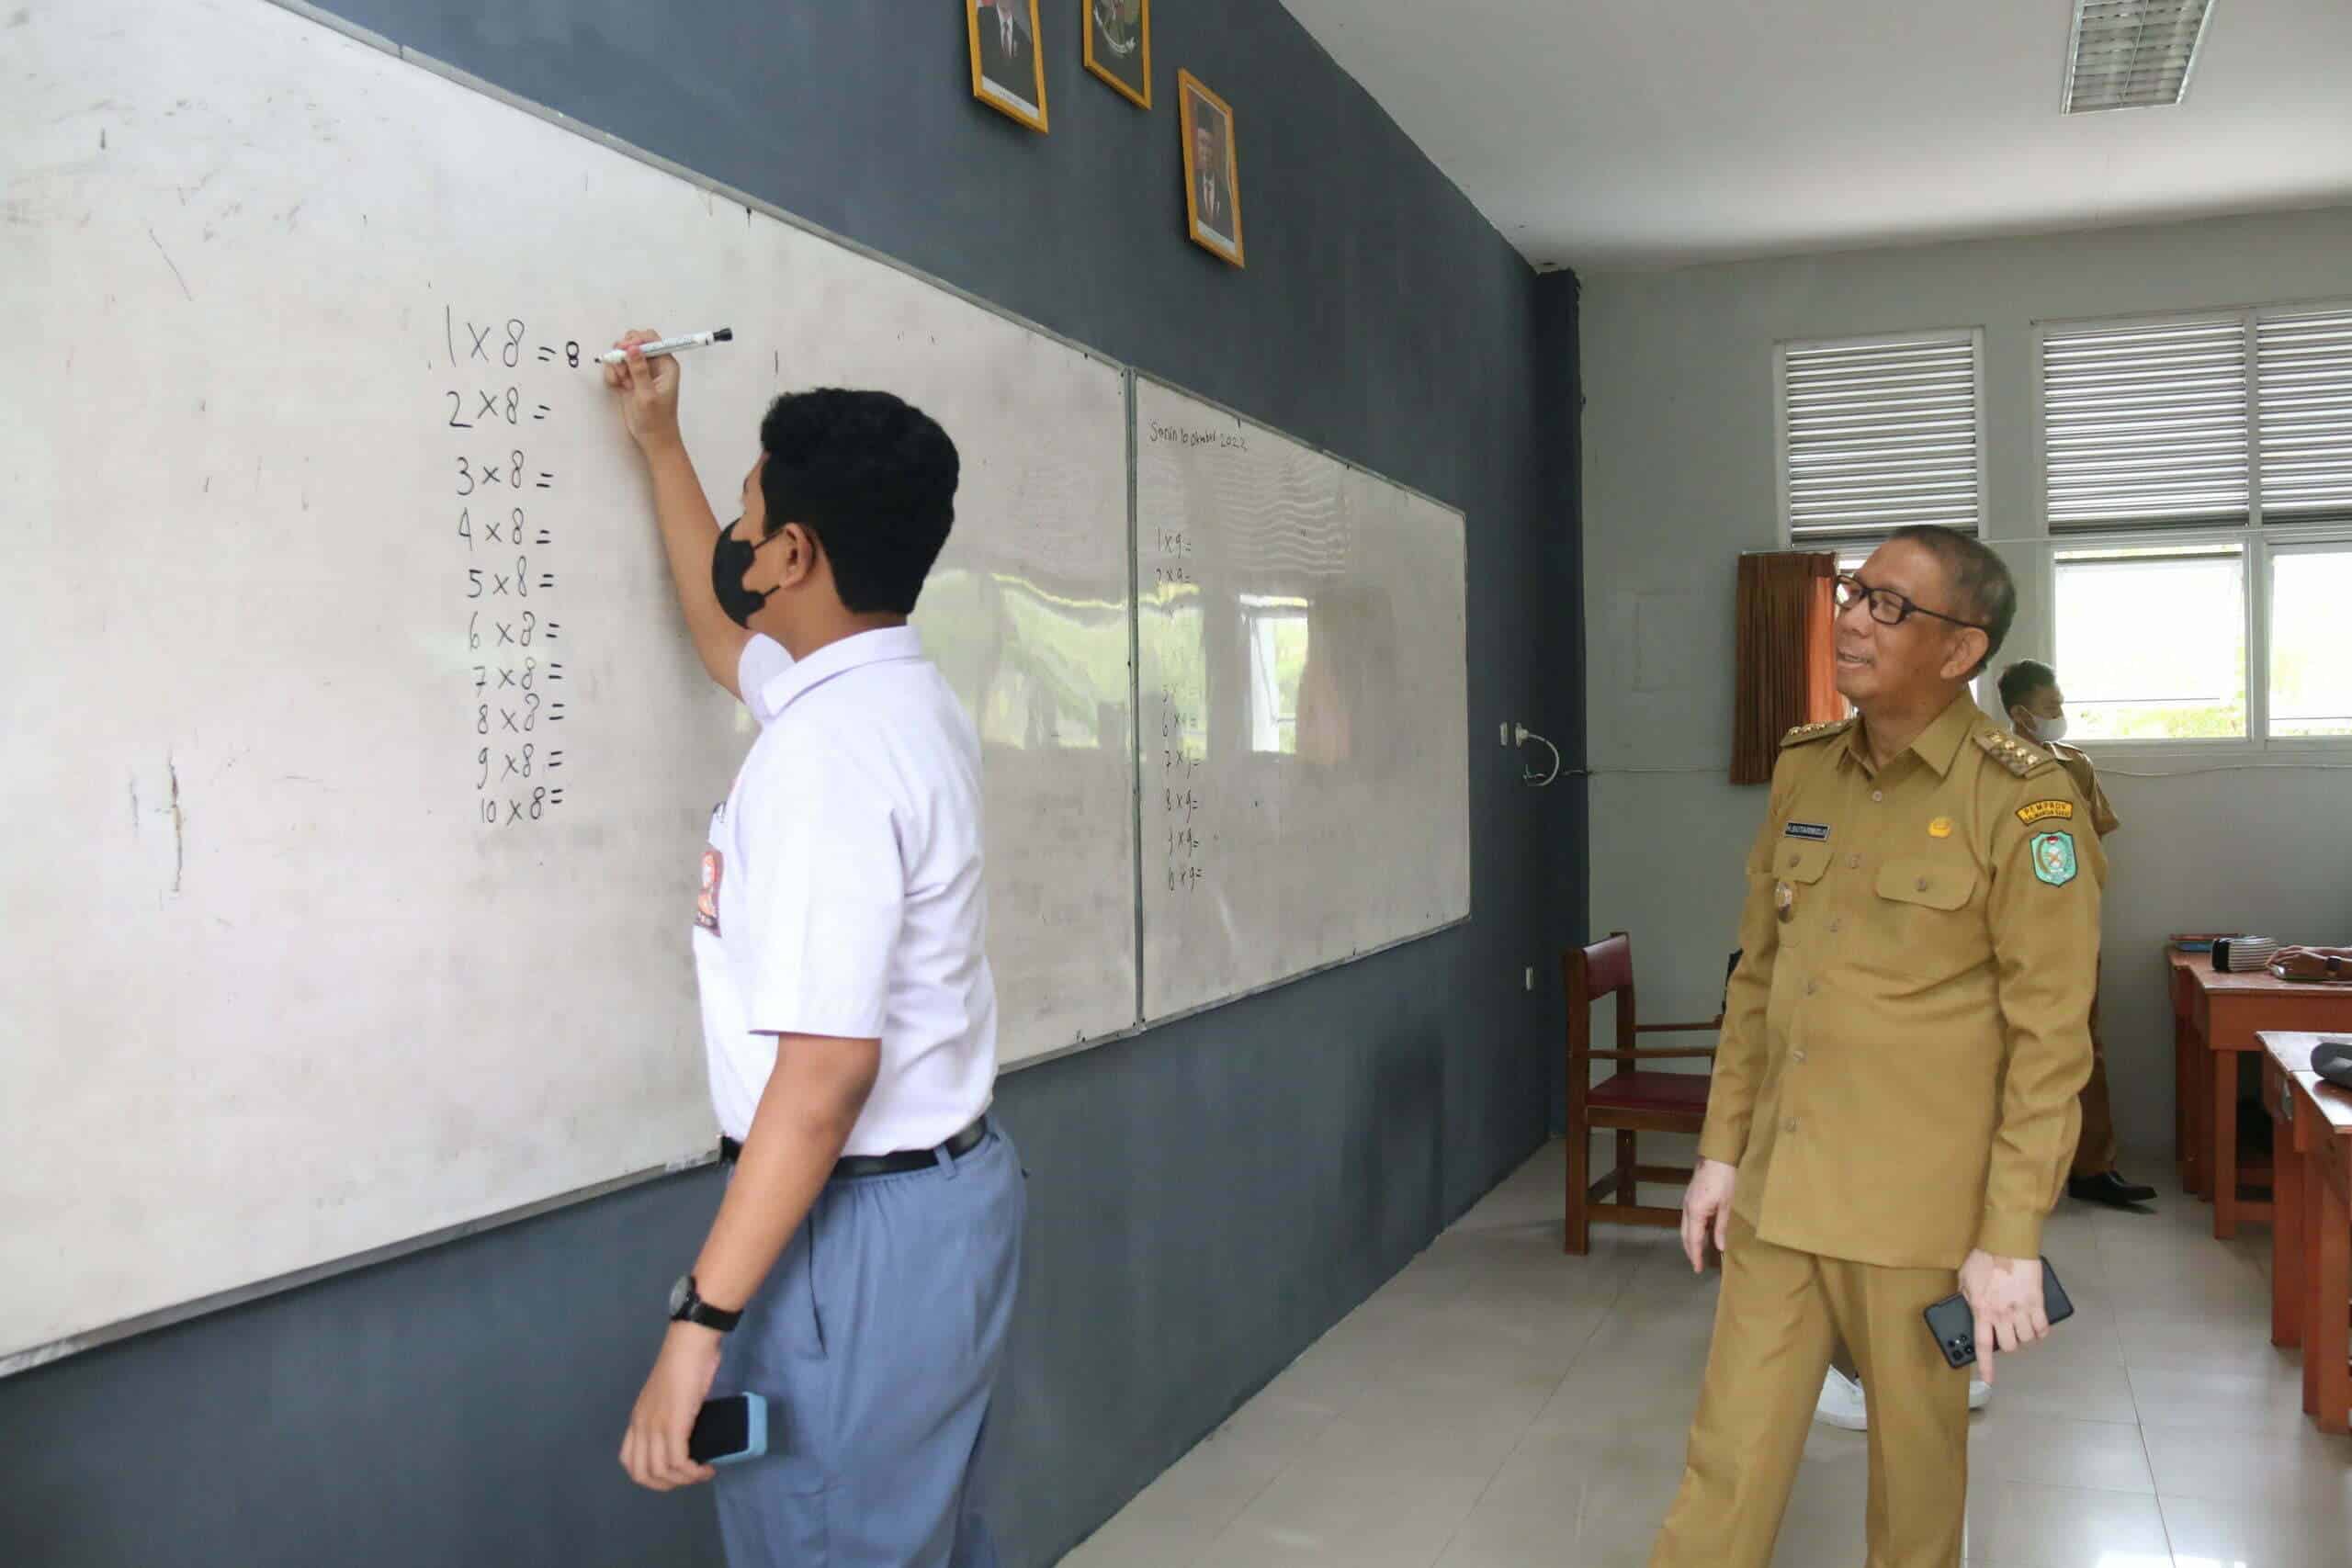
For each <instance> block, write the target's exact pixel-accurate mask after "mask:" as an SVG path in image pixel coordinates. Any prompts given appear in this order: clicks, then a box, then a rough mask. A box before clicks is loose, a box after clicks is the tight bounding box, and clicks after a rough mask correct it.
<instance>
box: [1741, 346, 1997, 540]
mask: <svg viewBox="0 0 2352 1568" xmlns="http://www.w3.org/2000/svg"><path fill="white" fill-rule="evenodd" d="M1982 342H1983V339H1982V334H1980V333H1975V332H1958V333H1938V334H1934V335H1923V336H1917V337H1905V338H1871V339H1860V340H1853V341H1848V342H1838V343H1812V344H1785V345H1783V346H1782V347H1781V349H1780V350H1779V351H1778V353H1777V355H1776V356H1775V358H1776V364H1777V368H1778V372H1779V378H1780V389H1779V391H1780V410H1781V431H1780V434H1781V506H1782V509H1783V512H1784V513H1785V514H1786V516H1787V519H1788V527H1789V537H1790V539H1791V541H1792V543H1795V544H1799V545H1805V544H1815V545H1823V546H1827V547H1836V546H1837V545H1838V544H1839V543H1841V542H1845V543H1850V542H1854V541H1860V540H1869V539H1871V538H1875V537H1882V536H1885V535H1887V534H1889V533H1892V532H1893V531H1894V530H1895V529H1897V528H1901V527H1905V526H1907V525H1911V524H1915V523H1939V524H1941V525H1944V526H1946V527H1949V528H1957V529H1959V530H1961V531H1962V532H1963V533H1971V534H1973V533H1974V532H1976V530H1977V527H1978V525H1979V522H1980V518H1981V515H1982V512H1983V505H1984V470H1983V462H1984V450H1985V439H1984V425H1983V411H1982V407H1981V400H1980V398H1979V396H1978V387H1979V382H1980V379H1981V377H1980V374H1979V366H1980V362H1981V359H1982V356H1983V354H1982Z"/></svg>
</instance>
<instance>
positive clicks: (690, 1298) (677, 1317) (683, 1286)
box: [670, 1274, 743, 1334]
mask: <svg viewBox="0 0 2352 1568" xmlns="http://www.w3.org/2000/svg"><path fill="white" fill-rule="evenodd" d="M670 1321H671V1322H672V1323H691V1324H695V1325H699V1326H701V1327H704V1328H715V1329H717V1330H718V1332H719V1333H721V1334H725V1333H728V1332H729V1331H730V1330H732V1329H733V1328H734V1326H735V1325H737V1324H739V1323H741V1322H742V1321H743V1314H741V1313H740V1312H728V1311H726V1310H724V1309H722V1308H719V1307H715V1306H713V1305H711V1304H710V1303H708V1302H707V1301H705V1300H703V1299H702V1293H701V1292H698V1291H696V1290H695V1277H694V1276H693V1275H692V1274H686V1275H682V1276H680V1278H679V1280H678V1282H677V1283H676V1284H674V1285H673V1286H671V1287H670Z"/></svg>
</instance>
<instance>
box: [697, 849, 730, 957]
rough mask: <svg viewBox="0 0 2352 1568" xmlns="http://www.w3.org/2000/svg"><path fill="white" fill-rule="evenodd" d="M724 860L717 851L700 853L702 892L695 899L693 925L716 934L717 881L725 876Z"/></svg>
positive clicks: (725, 865) (725, 864) (725, 863)
mask: <svg viewBox="0 0 2352 1568" xmlns="http://www.w3.org/2000/svg"><path fill="white" fill-rule="evenodd" d="M726 869H727V862H726V858H725V857H724V856H722V855H721V854H720V853H719V852H718V851H717V850H705V851H703V852H702V892H701V893H700V894H698V895H697V896H696V897H695V924H696V925H698V926H700V927H701V928H702V929H703V930H705V931H708V932H710V933H711V934H712V935H713V936H716V935H718V879H719V878H720V877H721V876H722V875H724V874H725V873H726Z"/></svg>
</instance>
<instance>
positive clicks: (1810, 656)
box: [1731, 551, 1845, 784]
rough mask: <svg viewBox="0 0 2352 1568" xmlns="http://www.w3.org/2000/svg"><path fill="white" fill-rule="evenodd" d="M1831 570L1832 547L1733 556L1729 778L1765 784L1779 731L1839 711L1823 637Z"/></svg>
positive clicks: (1827, 639)
mask: <svg viewBox="0 0 2352 1568" xmlns="http://www.w3.org/2000/svg"><path fill="white" fill-rule="evenodd" d="M1837 576H1838V558H1837V557H1836V556H1834V555H1812V554H1808V553H1804V552H1801V551H1784V552H1781V553H1780V554H1777V555H1750V556H1742V557H1740V558H1739V689H1738V691H1737V693H1736V696H1735V698H1734V701H1733V705H1732V739H1731V782H1732V783H1734V784H1770V783H1771V782H1772V763H1773V761H1774V760H1775V759H1777V758H1778V757H1779V755H1780V750H1781V736H1783V735H1786V734H1787V733H1788V732H1789V731H1790V730H1792V729H1794V728H1796V727H1797V726H1798V725H1801V724H1817V723H1819V722H1821V721H1822V720H1824V719H1831V718H1836V717H1837V716H1838V715H1839V714H1840V713H1841V712H1842V711H1844V708H1845V704H1844V703H1843V702H1842V701H1841V700H1840V699H1839V697H1838V686H1837V672H1836V666H1835V663H1834V661H1833V655H1832V645H1831V636H1832V624H1833V622H1834V620H1835V618H1836V615H1837V608H1836V604H1835V603H1834V601H1833V600H1832V598H1831V595H1832V593H1833V592H1834V591H1835V587H1836V579H1837Z"/></svg>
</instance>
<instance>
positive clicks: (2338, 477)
mask: <svg viewBox="0 0 2352 1568" xmlns="http://www.w3.org/2000/svg"><path fill="white" fill-rule="evenodd" d="M2254 343H2255V350H2254V352H2255V367H2256V413H2257V415H2258V418H2259V420H2260V431H2261V448H2262V464H2261V469H2262V511H2263V514H2264V516H2265V517H2267V518H2268V519H2269V520H2271V521H2273V522H2281V521H2285V520H2287V519H2289V518H2298V519H2311V518H2321V517H2340V516H2352V308H2346V307H2338V308H2336V309H2334V310H2300V311H2295V312H2291V313H2290V312H2266V313H2264V314H2262V315H2260V316H2258V317H2257V318H2256V321H2255V324H2254Z"/></svg>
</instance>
